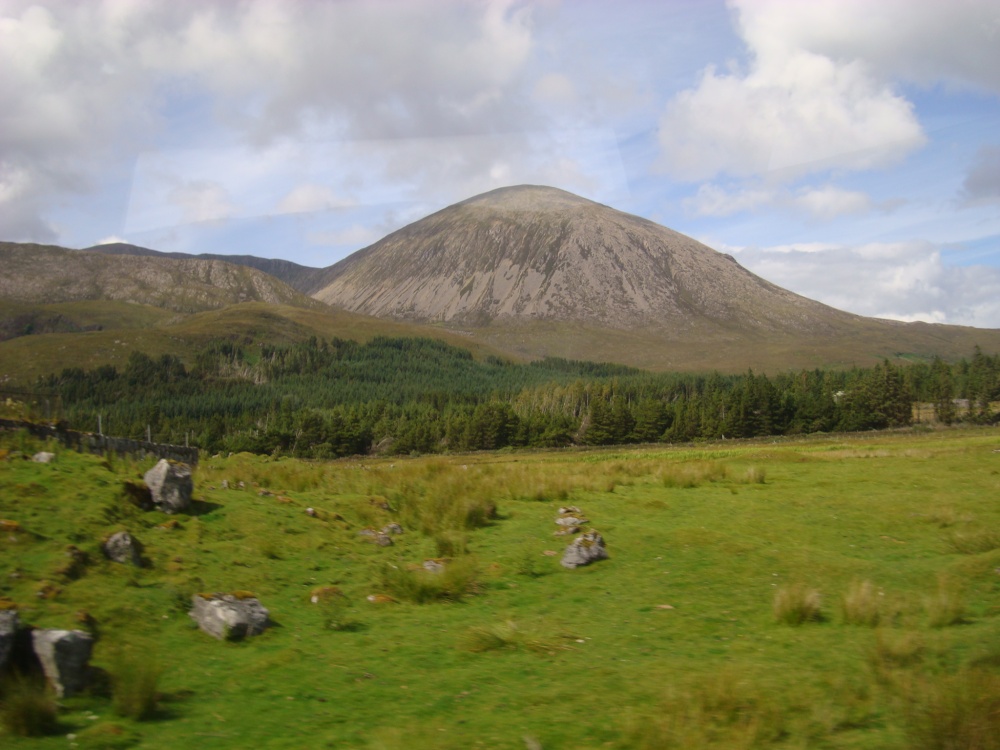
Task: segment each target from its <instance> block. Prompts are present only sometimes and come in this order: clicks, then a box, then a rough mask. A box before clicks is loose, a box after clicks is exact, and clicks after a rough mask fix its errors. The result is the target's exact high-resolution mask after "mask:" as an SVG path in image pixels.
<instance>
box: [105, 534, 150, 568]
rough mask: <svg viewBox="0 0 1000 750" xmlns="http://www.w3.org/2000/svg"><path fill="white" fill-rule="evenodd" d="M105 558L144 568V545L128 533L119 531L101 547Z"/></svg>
mask: <svg viewBox="0 0 1000 750" xmlns="http://www.w3.org/2000/svg"><path fill="white" fill-rule="evenodd" d="M101 549H102V550H103V552H104V556H105V557H107V558H108V559H109V560H111V561H113V562H117V563H132V565H134V566H135V567H137V568H139V567H142V545H141V544H140V543H139V540H138V539H136V538H135V537H134V536H132V535H131V534H129V533H128V532H127V531H119V532H118V533H117V534H112V535H111V536H109V537H108V538H107V539H106V540H105V541H104V543H103V544H102V545H101Z"/></svg>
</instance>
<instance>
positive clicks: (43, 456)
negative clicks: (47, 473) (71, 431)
mask: <svg viewBox="0 0 1000 750" xmlns="http://www.w3.org/2000/svg"><path fill="white" fill-rule="evenodd" d="M55 457H56V454H55V453H50V452H49V451H39V452H38V453H36V454H35V455H34V456H32V457H31V460H32V461H34V462H35V463H36V464H50V463H52V461H53V460H55Z"/></svg>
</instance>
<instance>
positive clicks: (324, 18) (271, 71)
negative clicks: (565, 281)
mask: <svg viewBox="0 0 1000 750" xmlns="http://www.w3.org/2000/svg"><path fill="white" fill-rule="evenodd" d="M533 45H534V36H533V21H532V8H531V7H530V6H529V5H527V4H526V3H515V2H511V1H509V0H485V1H484V2H477V3H466V2H461V0H443V1H438V0H434V1H429V2H409V1H408V0H407V1H404V0H392V1H387V2H380V3H369V2H363V1H362V0H343V1H338V2H320V1H317V2H308V3H306V2H302V3H291V2H288V3H286V2H274V1H273V0H246V1H245V2H240V3H234V2H229V1H228V0H202V1H200V2H197V3H189V2H179V3H153V2H134V1H132V0H94V1H93V2H87V3H78V2H74V1H71V0H48V1H47V2H46V3H45V7H41V6H40V5H38V4H35V3H34V2H33V0H0V70H2V71H3V75H2V76H0V175H2V177H0V225H2V226H3V228H4V234H5V239H35V240H54V239H56V238H57V235H58V231H57V228H56V227H54V226H52V224H51V221H50V220H49V219H48V218H47V216H48V214H49V212H50V210H51V208H52V207H53V206H54V205H56V204H57V203H58V201H60V200H63V199H65V197H66V196H72V195H75V194H76V195H78V194H82V193H83V192H85V191H88V190H92V189H94V187H95V185H96V184H97V183H98V182H99V181H100V180H102V179H105V175H107V174H108V173H109V171H110V166H111V164H112V163H113V161H114V160H116V159H123V160H125V159H128V158H129V155H130V153H131V154H134V153H135V151H137V150H139V149H141V148H143V147H146V148H149V147H151V146H154V145H155V143H156V141H157V140H158V139H163V138H167V139H168V143H169V142H170V141H169V139H170V138H176V139H177V141H174V142H178V141H179V140H180V139H182V138H183V137H185V136H192V135H195V134H196V135H195V137H198V138H206V139H208V140H209V141H215V142H218V141H219V140H221V139H226V140H227V141H228V142H229V143H233V142H236V143H239V144H241V145H242V144H249V145H253V146H260V145H262V144H269V145H271V146H273V145H275V144H279V143H280V142H282V140H283V139H286V138H293V137H299V136H302V135H305V136H307V137H309V138H312V139H330V138H338V139H339V138H347V139H356V138H375V139H378V138H395V137H399V136H400V135H405V136H408V137H414V136H419V137H449V136H452V135H456V134H475V133H489V132H498V131H505V130H506V131H518V130H520V129H522V128H523V127H524V126H525V124H526V123H530V122H531V121H532V118H533V116H534V114H535V109H534V105H533V104H532V103H531V99H530V97H529V96H524V95H519V94H523V88H524V82H523V81H522V74H523V71H524V68H525V65H526V64H527V62H528V60H529V59H530V56H531V54H532V50H533ZM206 102H209V103H210V104H208V105H206V104H205V103H206ZM178 104H180V105H181V106H182V108H183V109H181V110H178V109H175V108H176V106H177V105H178ZM209 107H210V108H209ZM202 109H204V111H205V112H207V113H208V114H207V115H206V114H204V113H203V112H202ZM178 116H179V118H178ZM207 117H210V118H211V120H212V121H211V122H208V121H206V118H207ZM174 118H178V119H174ZM167 121H170V123H171V128H170V129H168V128H166V127H165V123H166V122H167ZM216 126H221V127H222V128H223V130H221V131H220V130H218V129H215V127H216ZM184 127H189V128H191V129H192V132H190V133H187V132H179V131H177V130H175V129H176V128H180V129H181V130H182V129H183V128H184ZM227 131H228V132H227ZM202 142H204V141H202ZM185 177H186V176H185ZM214 179H216V180H217V181H219V182H220V183H222V182H224V181H225V180H226V179H227V178H225V177H223V176H218V175H217V176H216V177H215V178H214ZM288 189H291V187H288ZM222 209H223V206H222V205H221V204H219V203H218V202H216V203H215V204H212V205H210V206H209V207H208V208H207V209H205V210H204V211H195V210H194V209H193V207H189V210H188V213H189V214H190V213H192V212H193V213H195V214H198V213H201V214H206V213H207V214H209V215H214V216H218V215H223V214H224V213H225V211H224V210H222Z"/></svg>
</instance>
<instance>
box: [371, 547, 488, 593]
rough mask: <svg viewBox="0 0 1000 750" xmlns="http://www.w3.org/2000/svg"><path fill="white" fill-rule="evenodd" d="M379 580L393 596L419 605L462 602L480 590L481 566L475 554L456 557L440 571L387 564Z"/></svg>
mask: <svg viewBox="0 0 1000 750" xmlns="http://www.w3.org/2000/svg"><path fill="white" fill-rule="evenodd" d="M379 582H380V584H381V586H382V588H383V589H385V590H386V591H387V592H389V594H390V595H392V596H393V597H395V598H397V599H401V600H403V601H409V602H413V603H415V604H427V603H429V602H434V601H459V600H460V599H462V598H464V597H466V596H468V595H470V594H473V593H475V592H476V591H477V590H478V589H479V566H478V564H477V562H476V561H475V559H473V558H472V557H460V558H457V559H455V560H452V561H451V562H449V563H448V564H447V565H446V566H445V569H444V571H442V572H440V573H432V572H430V571H427V570H423V569H418V570H406V569H405V568H400V567H397V566H394V565H384V566H383V567H382V569H381V570H380V573H379Z"/></svg>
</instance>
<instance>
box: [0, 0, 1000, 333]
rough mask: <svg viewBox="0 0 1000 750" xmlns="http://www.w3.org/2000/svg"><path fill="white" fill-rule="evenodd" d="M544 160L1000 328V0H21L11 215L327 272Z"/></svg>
mask: <svg viewBox="0 0 1000 750" xmlns="http://www.w3.org/2000/svg"><path fill="white" fill-rule="evenodd" d="M519 183H533V184H547V185H554V186H556V187H561V188H564V189H566V190H570V191H572V192H575V193H578V194H580V195H583V196H585V197H588V198H591V199H593V200H597V201H600V202H602V203H606V204H608V205H611V206H614V207H615V208H619V209H622V210H625V211H628V212H630V213H635V214H638V215H641V216H645V217H647V218H650V219H653V220H654V221H657V222H659V223H662V224H664V225H666V226H669V227H671V228H673V229H676V230H678V231H681V232H684V233H685V234H689V235H691V236H693V237H696V238H698V239H700V240H702V241H703V242H706V243H707V244H709V245H710V246H712V247H714V248H716V249H718V250H721V251H724V252H729V253H732V254H733V255H734V256H735V257H736V258H737V259H738V260H739V261H740V263H742V264H743V265H744V266H746V267H748V268H750V269H751V270H753V271H754V272H756V273H759V274H760V275H762V276H764V277H765V278H767V279H769V280H771V281H773V282H775V283H777V284H779V285H781V286H784V287H787V288H789V289H792V290H793V291H796V292H799V293H801V294H804V295H806V296H809V297H812V298H815V299H819V300H821V301H824V302H827V303H829V304H832V305H834V306H836V307H840V308H842V309H847V310H850V311H852V312H857V313H862V314H865V315H877V316H882V317H891V318H897V319H901V320H914V319H921V320H929V321H936V322H947V323H960V324H968V325H977V326H986V327H1000V2H997V0H951V1H950V2H947V3H945V2H941V0H879V1H878V2H870V0H731V1H730V2H722V0H718V1H717V2H716V1H713V0H659V1H657V2H654V1H653V0H649V1H647V2H640V1H639V0H632V1H631V2H628V1H626V2H621V3H616V4H610V3H607V2H605V1H604V0H593V1H589V0H563V1H562V2H558V1H557V0H536V1H535V2H517V1H515V0H507V1H503V2H473V1H471V0H463V1H462V2H457V1H455V2H449V1H446V0H426V2H415V1H414V0H405V1H404V0H398V1H391V0H382V1H381V2H362V1H361V0H342V1H341V0H329V1H325V0H299V1H298V2H292V1H291V0H268V1H265V0H244V1H243V2H237V1H235V0H218V1H217V2H210V1H208V0H176V1H174V2H166V0H164V1H163V2H156V1H153V0H103V1H102V0H90V1H85V2H79V1H67V2H51V1H50V2H31V1H30V0H26V1H22V0H0V239H6V240H15V241H37V242H46V243H56V244H62V245H66V246H69V247H85V246H88V245H92V244H95V243H97V242H99V241H105V240H114V239H121V240H125V241H128V242H132V243H135V244H138V245H143V246H145V247H151V248H155V249H158V250H164V251H174V250H179V251H183V252H193V253H198V252H222V253H250V254H254V255H260V256H265V257H278V258H287V259H289V260H294V261H297V262H299V263H303V264H306V265H313V266H325V265H329V264H331V263H333V262H335V261H337V260H339V259H340V258H342V257H344V256H345V255H347V254H348V253H350V252H352V251H354V250H356V249H358V248H361V247H363V246H365V245H367V244H369V243H371V242H373V241H374V240H377V239H379V238H380V237H382V236H383V235H384V234H386V233H388V232H389V231H391V230H393V229H396V228H398V227H400V226H402V225H404V224H406V223H408V222H410V221H413V220H415V219H418V218H420V217H422V216H424V215H426V214H427V213H430V212H432V211H435V210H437V209H439V208H442V207H444V206H446V205H449V204H451V203H454V202H456V201H458V200H462V199H464V198H467V197H470V196H472V195H474V194H476V193H480V192H483V191H485V190H489V189H492V188H495V187H501V186H504V185H512V184H519Z"/></svg>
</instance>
